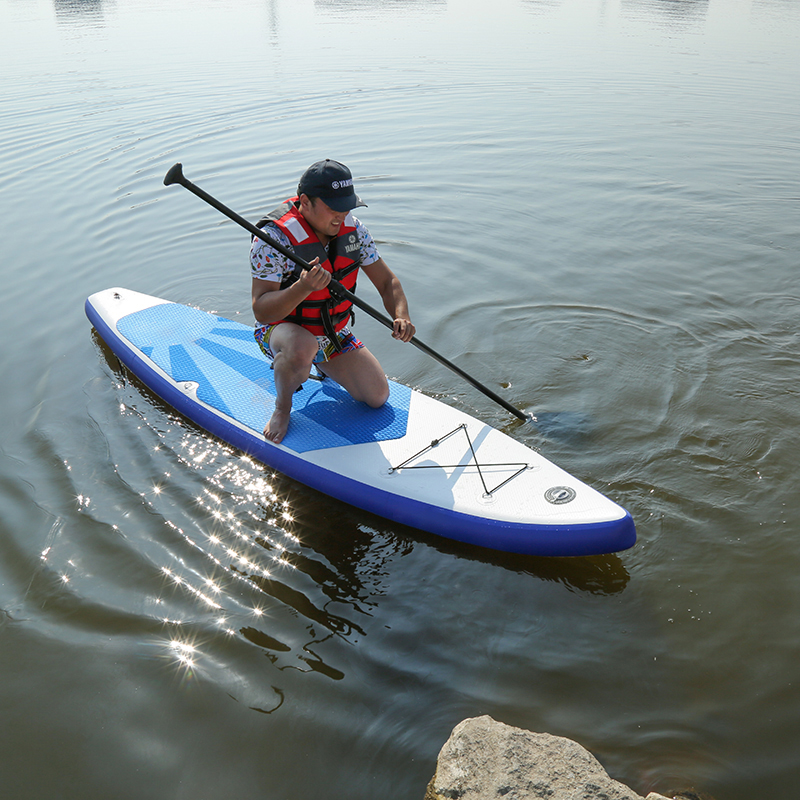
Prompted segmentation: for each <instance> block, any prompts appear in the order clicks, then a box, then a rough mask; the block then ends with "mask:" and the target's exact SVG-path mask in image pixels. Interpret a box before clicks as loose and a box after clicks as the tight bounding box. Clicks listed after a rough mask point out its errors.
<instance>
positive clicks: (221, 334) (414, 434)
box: [86, 289, 636, 556]
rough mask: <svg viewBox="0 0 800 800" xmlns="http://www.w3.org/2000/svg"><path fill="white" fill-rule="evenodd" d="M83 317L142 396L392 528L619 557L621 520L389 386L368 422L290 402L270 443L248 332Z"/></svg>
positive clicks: (174, 307) (185, 320)
mask: <svg viewBox="0 0 800 800" xmlns="http://www.w3.org/2000/svg"><path fill="white" fill-rule="evenodd" d="M86 315H87V316H88V317H89V320H90V321H91V323H92V325H93V326H94V327H95V329H96V330H97V332H98V333H99V335H100V336H101V337H102V338H103V339H104V340H105V342H106V343H107V344H108V346H109V347H110V348H111V350H112V351H113V352H114V353H115V355H116V356H117V357H118V358H119V359H120V361H121V362H122V363H123V364H125V366H126V367H127V368H128V369H130V370H131V372H133V373H134V375H136V376H137V377H138V378H139V379H140V380H141V381H142V382H143V383H144V384H145V385H146V386H148V387H149V388H150V389H152V390H153V391H154V392H155V393H156V394H158V395H159V396H160V397H161V398H162V399H164V400H165V401H166V402H167V403H169V404H170V405H171V406H173V407H174V408H175V409H176V410H177V411H179V412H180V413H181V414H183V415H184V416H186V417H187V418H188V419H190V420H192V421H193V422H195V423H197V424H198V425H200V426H201V427H203V428H205V429H206V430H207V431H209V432H210V433H212V434H214V435H215V436H218V437H219V438H220V439H222V440H224V441H226V442H228V443H229V444H232V445H233V446H235V447H237V448H238V449H240V450H242V451H243V452H245V453H247V454H248V455H251V456H253V457H254V458H256V459H258V460H259V461H261V462H263V463H264V464H267V465H269V466H270V467H273V468H274V469H277V470H279V471H280V472H282V473H284V474H285V475H288V476H290V477H292V478H294V479H296V480H298V481H300V482H302V483H304V484H306V485H307V486H311V487H312V488H314V489H317V490H319V491H321V492H324V493H326V494H328V495H331V496H333V497H337V498H339V499H340V500H344V501H345V502H346V503H350V504H351V505H353V506H356V507H358V508H362V509H365V510H367V511H370V512H372V513H374V514H379V515H380V516H382V517H386V518H388V519H391V520H395V521H396V522H400V523H403V524H405V525H410V526H412V527H415V528H420V529H422V530H425V531H430V532H431V533H435V534H438V535H440V536H445V537H447V538H449V539H455V540H458V541H461V542H467V543H470V544H475V545H480V546H482V547H488V548H492V549H494V550H505V551H508V552H513V553H527V554H532V555H548V556H579V555H593V554H599V553H610V552H616V551H618V550H624V549H626V548H628V547H631V546H632V545H633V543H634V542H635V540H636V531H635V528H634V524H633V520H632V519H631V516H630V514H628V512H627V511H625V509H623V508H621V507H620V506H618V505H617V504H616V503H614V502H612V501H611V500H609V499H608V498H606V497H604V496H603V495H602V494H600V493H599V492H597V491H595V490H594V489H592V488H591V487H589V486H587V485H586V484H584V483H582V482H581V481H579V480H577V479H576V478H573V477H572V476H571V475H569V474H568V473H566V472H565V471H564V470H562V469H560V468H559V467H557V466H556V465H555V464H552V463H551V462H549V461H547V459H545V458H543V457H542V456H541V455H539V453H537V452H535V451H534V450H531V449H530V448H529V447H526V446H525V445H523V444H521V443H520V442H517V441H516V440H515V439H512V438H511V437H510V436H507V435H506V434H504V433H501V432H500V431H498V430H496V429H495V428H492V427H490V426H489V425H486V424H484V423H483V422H480V421H479V420H477V419H475V418H474V417H471V416H469V415H468V414H465V413H464V412H462V411H459V410H457V409H454V408H451V407H450V406H447V405H445V404H444V403H441V402H439V401H438V400H434V399H433V398H430V397H427V396H426V395H424V394H422V393H420V392H417V391H414V390H413V389H409V388H408V387H407V386H403V385H402V384H399V383H395V382H394V381H390V382H389V385H390V396H389V400H388V402H387V403H386V404H385V405H384V406H383V407H382V408H380V409H377V410H376V409H371V408H369V407H368V406H366V405H364V404H363V403H359V402H357V401H355V400H353V399H352V398H351V397H350V396H349V395H348V394H347V392H346V391H344V389H342V388H341V387H340V386H339V385H338V384H336V383H335V382H334V381H332V380H330V379H325V380H323V381H313V380H312V381H307V382H306V384H305V385H304V386H303V389H302V390H301V391H299V392H297V393H296V394H295V397H294V406H293V411H292V419H291V424H290V426H289V431H288V433H287V435H286V437H285V438H284V440H283V441H282V442H281V443H280V444H274V443H272V442H268V441H267V440H266V439H265V438H264V435H263V433H262V431H263V429H264V425H265V423H266V421H267V420H268V419H269V418H270V416H271V415H272V411H273V408H274V401H275V385H274V382H273V377H272V370H271V369H270V365H269V362H268V361H267V359H266V358H265V357H264V356H263V354H262V353H261V351H260V349H259V347H258V344H257V343H256V341H255V339H254V338H253V328H252V327H249V326H247V325H242V324H240V323H238V322H232V321H231V320H228V319H224V318H223V317H218V316H215V315H214V314H209V313H207V312H205V311H201V310H199V309H196V308H191V307H189V306H185V305H180V304H178V303H171V302H169V301H167V300H162V299H159V298H157V297H150V296H149V295H145V294H140V293H138V292H134V291H131V290H129V289H107V290H105V291H102V292H98V293H97V294H93V295H92V296H91V297H89V298H88V299H87V301H86Z"/></svg>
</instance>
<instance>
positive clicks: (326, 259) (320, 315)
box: [256, 197, 361, 350]
mask: <svg viewBox="0 0 800 800" xmlns="http://www.w3.org/2000/svg"><path fill="white" fill-rule="evenodd" d="M297 201H298V198H297V197H292V198H290V199H289V200H286V201H285V202H284V203H283V204H281V205H280V206H278V207H277V208H276V209H275V210H274V211H271V212H270V213H269V214H267V216H266V217H264V218H263V219H261V220H259V221H258V222H257V223H256V226H257V227H259V228H263V227H264V226H265V225H266V224H267V223H268V222H272V223H274V224H275V225H277V226H278V228H280V230H281V231H282V232H283V233H284V234H286V236H287V237H288V239H289V241H290V242H291V244H292V249H293V250H294V252H295V253H296V254H297V255H298V256H299V257H300V258H302V259H304V260H305V261H313V260H314V259H315V258H317V256H319V263H320V264H321V265H322V266H323V268H324V269H326V270H327V271H328V272H330V273H331V275H332V277H333V278H335V279H336V280H337V281H339V283H341V284H342V286H344V288H345V289H348V290H349V291H351V292H354V291H355V289H356V279H357V278H358V267H359V265H360V264H361V246H360V244H359V241H358V234H357V233H356V229H355V226H354V225H348V224H347V222H348V219H350V217H349V215H348V217H346V218H345V221H344V223H343V224H342V226H341V228H339V233H338V235H337V236H334V237H333V238H332V239H331V240H330V242H329V243H328V248H327V250H326V249H325V247H324V246H323V245H322V242H320V240H319V239H318V238H317V235H316V233H314V231H313V229H312V228H311V226H310V225H309V224H308V223H307V222H306V220H305V218H304V217H303V215H302V214H301V213H300V209H299V207H298V205H297ZM297 280H298V277H297V276H296V275H295V274H294V273H293V272H291V273H289V274H288V275H284V276H283V279H282V280H281V289H285V288H286V287H288V286H291V285H292V284H293V283H295V282H296V281H297ZM351 316H353V304H352V303H351V302H350V301H349V300H346V299H343V300H337V299H335V298H334V297H333V296H332V295H331V293H330V291H329V290H328V288H327V287H325V288H324V289H320V290H318V291H316V292H312V293H311V294H310V295H309V296H308V297H307V298H306V299H305V300H304V301H303V302H302V303H300V304H299V305H298V306H297V307H296V308H295V309H294V311H292V313H291V314H289V315H288V316H286V317H284V318H283V320H281V322H294V323H295V324H297V325H302V326H303V327H304V328H305V329H306V330H308V331H310V332H311V333H313V334H314V335H315V336H327V337H328V338H329V339H330V340H331V342H332V343H333V345H334V347H336V349H337V350H338V349H339V347H338V345H339V341H338V337H337V336H336V332H337V331H340V330H341V329H342V328H344V326H345V325H347V323H348V322H349V321H350V318H351Z"/></svg>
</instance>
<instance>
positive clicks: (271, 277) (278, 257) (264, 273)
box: [250, 222, 293, 283]
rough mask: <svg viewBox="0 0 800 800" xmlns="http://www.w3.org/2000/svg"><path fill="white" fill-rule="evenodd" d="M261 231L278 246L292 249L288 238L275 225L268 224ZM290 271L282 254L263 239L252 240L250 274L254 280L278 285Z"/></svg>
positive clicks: (290, 266) (287, 262) (255, 238)
mask: <svg viewBox="0 0 800 800" xmlns="http://www.w3.org/2000/svg"><path fill="white" fill-rule="evenodd" d="M263 230H264V233H266V234H267V236H269V237H270V238H271V239H274V240H275V241H276V242H277V243H278V244H282V245H283V246H284V247H288V248H289V249H290V250H291V249H293V248H292V243H291V242H290V241H289V238H288V237H287V236H286V234H285V233H284V232H283V231H282V230H281V229H280V228H279V227H278V226H277V225H274V224H273V223H271V222H269V223H267V224H266V225H265V226H264V228H263ZM291 271H292V265H291V264H290V263H289V259H288V258H286V256H285V255H283V253H279V252H278V251H277V250H276V249H275V248H274V247H272V246H271V245H269V244H267V243H266V242H265V241H264V240H263V239H259V238H257V237H254V238H253V244H252V245H251V247H250V273H251V274H252V276H253V277H254V278H258V279H259V280H262V281H276V282H277V283H280V282H281V279H282V278H283V276H284V274H285V273H287V272H291Z"/></svg>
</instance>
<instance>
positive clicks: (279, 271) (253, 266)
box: [250, 216, 381, 283]
mask: <svg viewBox="0 0 800 800" xmlns="http://www.w3.org/2000/svg"><path fill="white" fill-rule="evenodd" d="M347 224H351V225H353V226H354V227H355V229H356V235H357V236H358V244H359V248H360V255H361V266H362V267H368V266H369V265H370V264H374V263H375V262H376V261H377V260H378V259H379V258H380V257H381V256H380V253H379V252H378V248H377V246H376V245H375V240H374V239H373V238H372V236H371V235H370V232H369V231H368V230H367V228H366V226H365V225H364V224H363V223H362V222H361V220H359V219H356V217H353V216H351V217H350V218H349V219H348V220H347ZM264 233H266V234H267V236H269V237H270V238H271V239H274V240H275V241H276V242H277V243H278V244H282V245H283V246H284V247H288V248H289V249H290V250H292V251H293V250H294V248H293V247H292V244H291V242H290V241H289V238H288V237H287V236H286V234H285V233H283V231H281V229H280V228H278V226H277V225H274V224H273V223H271V222H269V223H267V224H266V225H265V226H264ZM293 269H294V265H293V264H292V262H291V261H290V260H289V259H288V258H287V257H286V256H285V255H283V253H279V252H278V251H277V250H276V249H275V248H274V247H272V246H271V245H269V244H267V243H266V242H265V241H264V240H263V239H259V238H257V237H256V238H254V239H253V244H252V245H251V247H250V273H251V275H252V276H253V277H254V278H257V279H258V280H262V281H275V282H276V283H280V282H281V280H282V279H283V276H284V275H286V274H288V273H290V272H292V271H293Z"/></svg>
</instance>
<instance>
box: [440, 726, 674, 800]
mask: <svg viewBox="0 0 800 800" xmlns="http://www.w3.org/2000/svg"><path fill="white" fill-rule="evenodd" d="M541 798H544V799H545V800H642V798H641V796H640V795H638V794H636V792H634V791H633V790H632V789H629V788H628V787H627V786H625V785H624V784H622V783H619V782H618V781H615V780H613V779H612V778H611V777H610V776H609V775H608V773H607V772H606V771H605V770H604V769H603V767H602V766H601V765H600V762H599V761H598V760H597V759H596V758H595V757H594V756H593V755H592V754H591V753H590V752H589V751H588V750H586V749H585V748H583V747H581V745H579V744H578V743H577V742H573V741H572V740H571V739H565V738H564V737H562V736H552V735H551V734H549V733H532V732H531V731H525V730H522V729H520V728H514V727H512V726H510V725H505V724H503V723H502V722H497V721H495V720H493V719H492V718H491V717H489V716H483V717H475V718H473V719H467V720H464V721H463V722H461V723H459V724H458V725H456V727H455V728H454V729H453V732H452V734H451V735H450V738H449V739H448V740H447V742H445V745H444V747H442V749H441V751H440V753H439V758H438V760H437V764H436V774H435V775H434V776H433V779H432V780H431V782H430V784H428V791H427V792H426V794H425V800H501V799H502V800H540V799H541ZM646 800H668V798H664V797H663V796H662V795H659V794H656V793H651V794H649V795H648V796H647V798H646Z"/></svg>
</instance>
